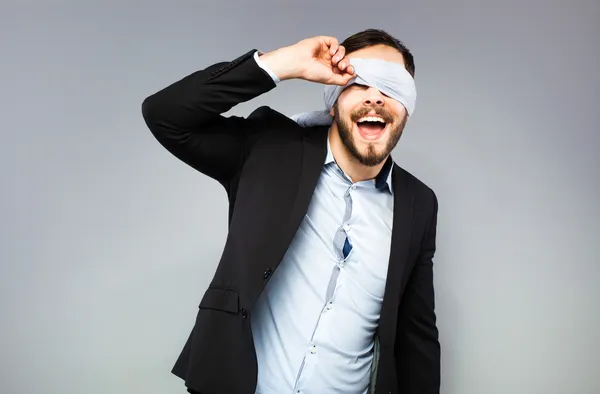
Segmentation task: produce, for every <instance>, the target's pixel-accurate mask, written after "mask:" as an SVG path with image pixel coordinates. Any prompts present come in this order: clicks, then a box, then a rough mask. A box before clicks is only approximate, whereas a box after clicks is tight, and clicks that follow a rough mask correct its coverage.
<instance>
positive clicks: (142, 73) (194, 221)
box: [0, 0, 600, 394]
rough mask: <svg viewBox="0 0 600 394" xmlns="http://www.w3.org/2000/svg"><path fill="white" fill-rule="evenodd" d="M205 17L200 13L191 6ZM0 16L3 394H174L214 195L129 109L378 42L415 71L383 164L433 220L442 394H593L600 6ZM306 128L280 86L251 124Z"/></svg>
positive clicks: (293, 89) (307, 94)
mask: <svg viewBox="0 0 600 394" xmlns="http://www.w3.org/2000/svg"><path fill="white" fill-rule="evenodd" d="M205 3H208V4H205ZM367 4H368V3H367V2H366V1H364V2H358V1H336V2H316V1H312V2H306V1H298V2H295V3H294V4H289V5H285V6H282V5H279V2H276V1H274V0H260V1H235V2H217V1H213V2H200V1H195V2H192V1H187V2H178V3H175V2H173V3H172V2H167V1H162V2H161V3H159V2H150V1H139V0H138V1H129V2H128V3H127V4H125V3H122V4H119V3H118V2H117V1H115V0H112V1H105V2H100V1H96V2H93V3H92V2H77V1H74V0H70V1H66V0H65V1H55V2H41V1H37V2H33V1H23V2H20V3H19V2H17V1H10V2H6V1H4V2H2V7H1V11H0V37H1V38H0V45H1V47H0V50H1V51H0V56H1V59H2V61H1V65H0V70H1V74H0V75H2V80H1V90H0V92H1V93H0V108H1V114H2V116H1V121H2V123H1V124H2V128H1V130H2V144H1V148H0V149H1V152H0V175H1V185H2V194H1V196H0V214H1V218H2V227H1V231H2V233H1V235H2V237H1V240H2V241H1V242H2V244H1V249H0V261H1V263H2V265H1V268H2V273H1V276H0V296H1V298H0V317H1V319H2V324H1V326H0V327H1V332H0V334H1V335H0V378H1V382H0V392H2V393H6V394H33V393H44V394H71V393H73V394H75V393H77V394H80V393H86V394H132V393H144V394H164V393H173V394H175V393H183V392H184V390H183V386H182V383H181V381H180V380H178V379H177V378H175V377H174V376H172V375H171V374H170V373H169V371H170V368H171V366H172V364H173V362H174V360H175V358H176V356H177V354H178V352H179V350H180V348H181V346H182V345H183V343H184V340H185V339H186V336H187V334H188V332H189V330H190V328H191V326H192V324H193V321H194V318H195V314H196V311H197V305H198V302H199V300H200V297H201V295H202V294H203V292H204V290H205V288H206V286H207V285H208V283H209V280H210V278H211V275H212V273H213V271H214V268H215V266H216V263H217V260H218V257H219V256H220V252H221V251H222V246H223V242H224V239H225V235H226V222H227V213H226V212H227V211H226V209H227V206H226V196H225V193H224V191H223V190H222V189H221V187H220V186H219V185H218V184H217V183H216V182H214V181H211V180H209V179H208V178H206V177H204V176H202V175H201V174H199V173H197V172H195V171H194V170H192V169H190V168H188V167H187V166H186V165H184V164H182V163H180V162H179V161H177V160H176V159H174V158H173V157H172V156H170V154H168V153H167V152H166V151H165V150H164V149H163V148H162V147H161V146H160V145H159V144H158V143H157V142H156V141H155V140H154V139H153V137H152V136H151V134H150V133H149V131H148V130H147V129H146V127H145V125H144V123H143V121H142V117H141V112H140V105H141V102H142V100H143V99H144V98H145V97H146V96H147V95H149V94H151V93H154V92H155V91H156V90H158V89H160V88H162V87H164V86H166V85H167V84H169V83H171V82H173V81H175V80H177V79H179V78H181V77H183V76H185V75H187V74H188V73H191V72H193V71H195V70H197V69H200V68H204V67H206V66H208V65H210V64H211V63H214V62H217V61H226V60H232V59H234V58H236V57H237V56H239V55H241V54H243V53H245V52H246V51H248V50H250V49H253V48H258V49H261V50H264V51H269V50H272V49H275V48H277V47H280V46H283V45H289V44H293V43H295V42H297V41H298V40H301V39H303V38H306V37H309V36H314V35H320V34H326V35H333V36H336V37H338V38H339V39H340V40H341V39H343V38H344V37H346V36H347V35H349V34H351V33H354V32H356V31H358V30H362V29H365V28H368V27H378V28H383V29H386V30H387V31H389V32H390V33H392V34H393V35H395V36H398V37H399V38H401V39H402V40H404V41H405V42H406V44H407V45H408V46H409V47H410V48H411V49H412V51H413V52H414V54H415V57H416V64H417V86H418V90H419V100H418V103H417V112H416V114H415V116H414V118H413V119H412V120H411V121H410V122H409V124H408V126H407V129H406V132H405V135H404V137H403V139H402V140H401V142H400V145H399V147H398V148H397V149H396V150H395V152H394V156H395V158H396V160H397V161H398V162H399V163H400V164H401V165H402V166H404V167H405V168H406V169H408V170H409V171H411V172H412V173H413V174H415V175H416V176H418V177H419V178H420V179H422V180H423V181H425V182H426V183H427V184H429V185H430V186H431V187H432V188H434V189H435V190H436V192H437V194H438V197H439V200H440V212H439V227H438V253H437V257H436V270H435V274H436V276H435V283H436V286H437V297H436V298H437V313H438V316H439V328H440V331H441V341H442V345H443V379H442V385H443V388H442V393H444V394H538V393H539V394H542V393H543V394H563V393H564V394H566V393H569V394H570V393H577V394H598V393H599V392H600V367H599V365H600V357H599V352H600V339H599V336H600V335H599V332H600V290H599V289H598V282H599V279H600V275H599V274H600V267H599V265H600V264H599V260H600V258H599V255H600V250H599V244H600V239H599V231H600V227H599V224H598V223H599V221H600V208H599V205H598V193H599V192H600V175H599V174H598V169H599V168H600V160H599V158H598V156H597V150H598V148H599V147H600V137H599V132H600V119H599V115H598V113H599V109H600V76H599V72H600V44H599V38H600V27H599V20H600V4H599V2H598V1H596V0H588V1H585V0H581V1H570V2H567V1H566V0H565V1H541V0H536V1H525V2H519V1H517V0H505V1H483V2H482V1H476V0H464V1H454V2H449V1H444V0H435V1H423V0H418V1H417V0H414V1H411V2H407V1H403V2H399V1H392V0H389V1H373V2H372V3H371V4H370V5H367ZM263 104H266V105H271V106H273V107H274V108H275V109H277V110H279V111H281V112H283V113H285V114H288V115H291V114H293V113H295V112H299V111H304V110H309V109H319V108H321V106H322V103H321V86H319V85H317V84H310V83H306V82H301V81H288V82H284V83H283V84H282V85H281V86H279V87H277V88H276V89H275V90H273V91H271V92H269V93H268V94H266V95H265V96H262V97H260V98H258V99H256V100H254V101H252V102H249V103H246V104H243V105H240V106H239V107H237V108H235V109H234V110H233V111H232V113H234V114H238V115H247V114H248V113H249V112H251V110H252V109H253V108H255V107H256V106H259V105H263Z"/></svg>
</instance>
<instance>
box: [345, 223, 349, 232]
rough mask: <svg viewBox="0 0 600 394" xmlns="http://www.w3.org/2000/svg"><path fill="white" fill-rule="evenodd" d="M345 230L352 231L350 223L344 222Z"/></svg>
mask: <svg viewBox="0 0 600 394" xmlns="http://www.w3.org/2000/svg"><path fill="white" fill-rule="evenodd" d="M344 231H345V232H348V231H350V225H349V224H348V223H346V224H344Z"/></svg>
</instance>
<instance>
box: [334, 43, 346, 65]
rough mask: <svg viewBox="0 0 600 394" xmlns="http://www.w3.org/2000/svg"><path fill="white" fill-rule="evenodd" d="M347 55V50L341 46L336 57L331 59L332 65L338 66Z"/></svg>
mask: <svg viewBox="0 0 600 394" xmlns="http://www.w3.org/2000/svg"><path fill="white" fill-rule="evenodd" d="M345 55H346V48H344V46H343V45H340V46H339V47H338V49H337V52H336V53H335V56H334V57H333V58H332V59H331V63H333V65H334V66H337V64H338V62H339V61H341V60H342V59H343V58H344V56H345Z"/></svg>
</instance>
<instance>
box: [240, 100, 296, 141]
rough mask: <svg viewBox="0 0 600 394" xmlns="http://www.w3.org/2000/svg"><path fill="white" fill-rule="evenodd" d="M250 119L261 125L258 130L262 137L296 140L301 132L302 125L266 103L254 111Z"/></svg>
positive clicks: (249, 116)
mask: <svg viewBox="0 0 600 394" xmlns="http://www.w3.org/2000/svg"><path fill="white" fill-rule="evenodd" d="M248 119H249V120H252V121H253V122H254V123H255V124H257V125H260V128H261V130H258V132H259V135H260V137H261V139H264V138H267V137H268V138H275V139H278V140H280V139H294V140H295V139H297V137H298V136H299V135H300V133H301V127H300V126H299V125H298V124H297V123H296V122H295V121H294V120H293V119H291V118H289V117H287V116H286V115H284V114H282V113H281V112H278V111H276V110H274V109H273V108H271V107H269V106H266V105H264V106H261V107H258V108H256V109H255V110H254V111H252V113H251V114H250V115H248Z"/></svg>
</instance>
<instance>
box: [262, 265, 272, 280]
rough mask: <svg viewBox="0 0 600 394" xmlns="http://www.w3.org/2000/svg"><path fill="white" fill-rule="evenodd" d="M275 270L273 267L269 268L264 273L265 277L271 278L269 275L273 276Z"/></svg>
mask: <svg viewBox="0 0 600 394" xmlns="http://www.w3.org/2000/svg"><path fill="white" fill-rule="evenodd" d="M272 272H273V270H271V268H267V269H266V271H265V273H264V274H263V277H264V278H265V279H269V276H271V273H272Z"/></svg>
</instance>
